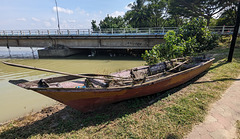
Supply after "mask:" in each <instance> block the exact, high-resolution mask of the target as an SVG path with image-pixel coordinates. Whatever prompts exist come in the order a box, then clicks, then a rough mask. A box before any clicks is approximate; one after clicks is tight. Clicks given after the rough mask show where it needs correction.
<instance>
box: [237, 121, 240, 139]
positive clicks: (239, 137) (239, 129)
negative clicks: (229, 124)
mask: <svg viewBox="0 0 240 139" xmlns="http://www.w3.org/2000/svg"><path fill="white" fill-rule="evenodd" d="M237 138H238V139H240V121H237Z"/></svg>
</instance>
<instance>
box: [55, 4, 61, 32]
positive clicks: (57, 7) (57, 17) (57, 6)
mask: <svg viewBox="0 0 240 139" xmlns="http://www.w3.org/2000/svg"><path fill="white" fill-rule="evenodd" d="M55 4H56V11H57V20H58V33H59V34H60V23H59V15H58V6H57V0H55Z"/></svg>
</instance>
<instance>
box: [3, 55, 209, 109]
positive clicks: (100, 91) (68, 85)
mask: <svg viewBox="0 0 240 139" xmlns="http://www.w3.org/2000/svg"><path fill="white" fill-rule="evenodd" d="M213 60H214V59H213V58H199V57H198V58H191V59H188V60H186V59H184V60H183V59H175V60H173V61H171V62H162V63H159V64H156V65H151V66H142V67H137V68H133V69H129V70H124V71H121V72H117V73H113V74H111V75H108V76H106V75H97V76H92V75H90V74H89V75H87V74H85V75H81V74H79V75H67V76H60V77H53V78H47V79H41V80H36V81H26V80H11V81H9V82H11V83H13V84H15V85H17V86H20V87H22V88H25V89H29V90H33V91H36V92H38V93H40V94H42V95H45V96H47V97H50V98H52V99H55V100H57V101H59V102H61V103H64V104H66V105H68V106H70V107H72V108H75V109H77V110H80V111H82V112H88V111H92V110H94V109H96V108H98V107H101V106H104V105H107V104H110V103H114V102H119V101H122V100H126V99H131V98H136V97H141V96H147V95H151V94H154V93H158V92H162V91H165V90H168V89H170V88H173V87H176V86H179V85H181V84H183V83H185V82H187V81H189V80H191V79H192V78H194V77H196V76H197V75H199V74H200V73H202V72H204V71H205V70H207V69H208V68H209V67H210V66H211V65H212V62H213ZM190 61H191V62H190ZM5 64H8V65H11V64H9V63H7V62H6V63H5ZM169 64H170V68H169ZM171 65H175V67H174V68H171V67H172V66H171ZM179 70H180V71H179ZM85 76H86V78H85V79H83V78H81V77H85Z"/></svg>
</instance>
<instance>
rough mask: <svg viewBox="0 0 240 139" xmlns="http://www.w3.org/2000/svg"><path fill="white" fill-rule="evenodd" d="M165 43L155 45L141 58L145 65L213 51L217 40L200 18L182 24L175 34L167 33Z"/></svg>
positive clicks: (172, 32)
mask: <svg viewBox="0 0 240 139" xmlns="http://www.w3.org/2000/svg"><path fill="white" fill-rule="evenodd" d="M164 40H165V43H162V44H158V45H155V46H154V47H153V48H152V50H150V51H146V52H145V53H144V54H143V55H142V57H143V59H144V60H145V61H146V62H147V64H149V65H151V64H155V63H158V62H159V61H165V60H170V59H173V58H177V57H184V56H191V55H194V54H197V53H199V52H203V51H206V50H210V49H213V48H214V47H216V46H217V41H218V38H217V36H216V35H215V34H212V33H211V32H210V31H209V29H208V28H207V27H206V21H205V20H204V19H202V18H200V19H197V18H194V19H193V20H191V21H189V22H186V23H184V25H183V26H181V27H180V28H179V29H178V30H177V31H176V32H174V31H168V32H167V34H166V35H165V36H164Z"/></svg>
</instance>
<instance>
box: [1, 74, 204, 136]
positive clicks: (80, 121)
mask: <svg viewBox="0 0 240 139" xmlns="http://www.w3.org/2000/svg"><path fill="white" fill-rule="evenodd" d="M206 73H207V72H204V73H202V74H200V75H199V76H197V77H195V78H194V79H192V80H191V81H189V82H187V83H185V84H182V85H180V86H178V87H176V88H173V89H170V90H168V91H165V92H161V93H157V94H154V95H150V96H146V97H140V98H135V99H130V100H126V101H122V102H119V103H115V104H111V105H108V106H106V107H104V108H102V109H101V110H97V111H94V112H91V113H85V114H84V113H81V112H79V111H77V110H74V109H72V108H70V107H65V108H64V109H62V110H60V111H58V112H56V113H54V114H53V115H51V116H48V117H46V118H44V119H42V120H39V121H36V122H34V123H32V124H29V125H26V126H23V127H14V128H12V129H10V130H7V131H5V132H2V133H0V138H28V137H31V136H35V135H43V134H63V133H69V132H74V131H78V130H80V129H82V128H87V127H90V126H93V128H94V129H93V130H94V132H93V133H96V132H98V131H100V130H101V129H103V128H104V127H105V126H106V125H107V124H108V123H110V122H111V121H114V120H115V119H117V118H122V117H125V116H127V115H129V114H131V113H135V112H137V111H139V110H141V109H144V108H146V107H147V106H150V105H151V104H153V103H155V102H157V101H159V100H161V99H163V98H165V97H167V96H169V95H171V94H174V93H176V92H177V91H179V90H181V89H182V88H185V87H186V86H188V85H190V84H192V83H194V82H195V81H197V80H198V79H199V78H201V77H202V76H204V75H205V74H206ZM100 124H101V126H98V125H100ZM94 126H95V127H94ZM84 130H86V129H84ZM86 132H88V131H86ZM89 132H91V131H89ZM89 134H91V133H89Z"/></svg>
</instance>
